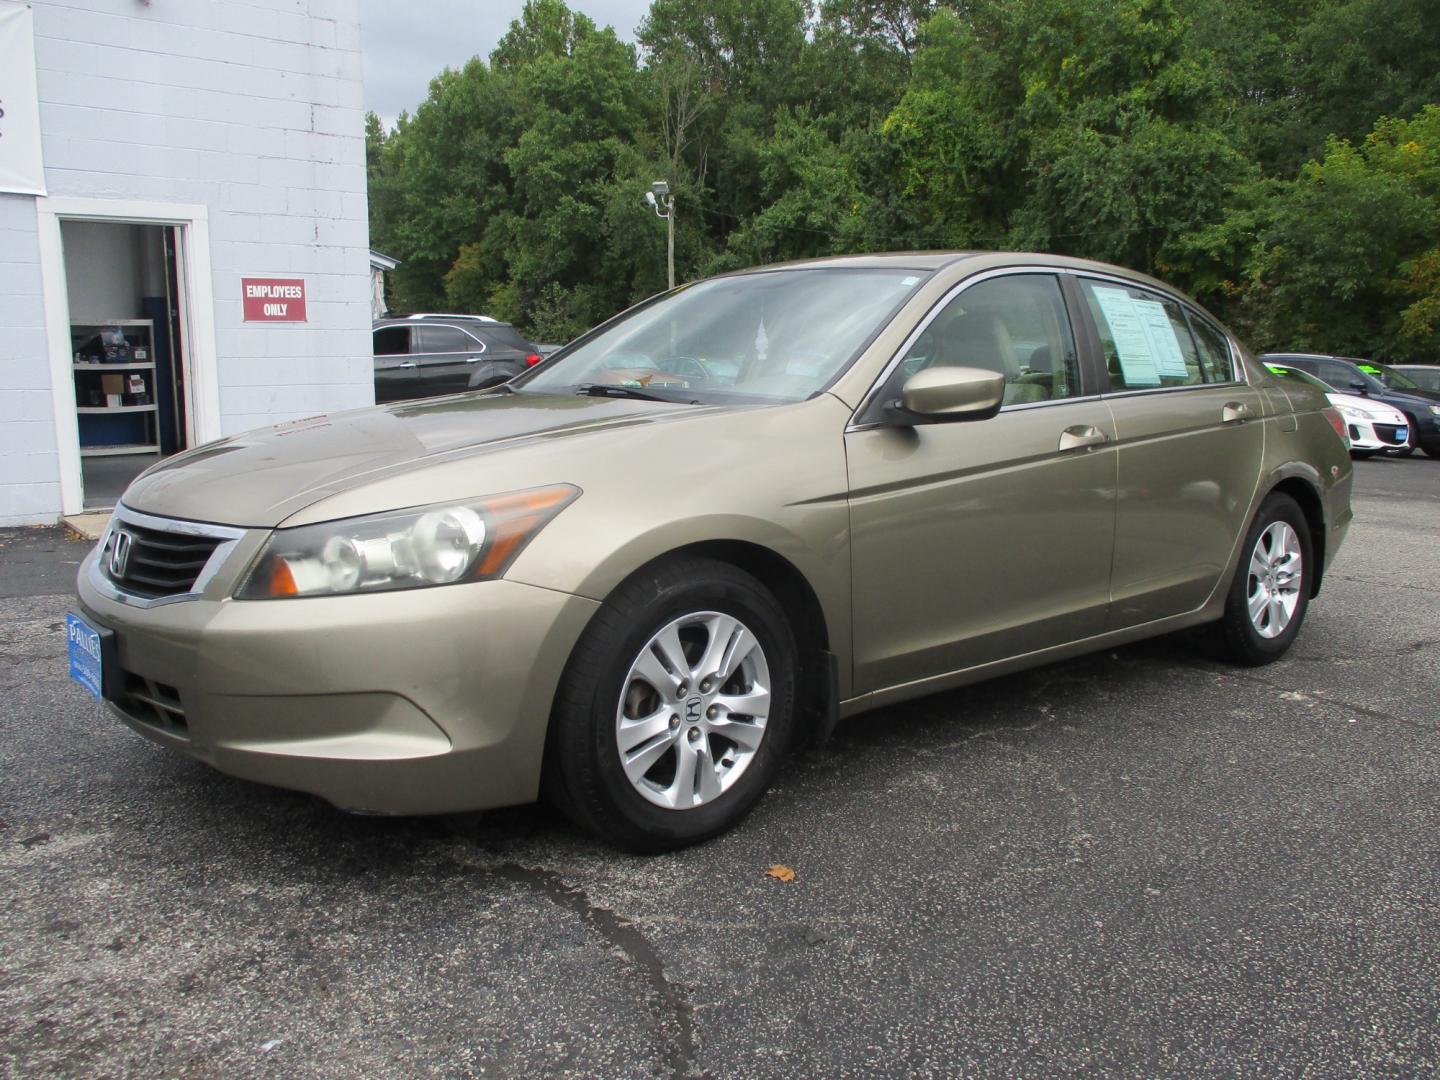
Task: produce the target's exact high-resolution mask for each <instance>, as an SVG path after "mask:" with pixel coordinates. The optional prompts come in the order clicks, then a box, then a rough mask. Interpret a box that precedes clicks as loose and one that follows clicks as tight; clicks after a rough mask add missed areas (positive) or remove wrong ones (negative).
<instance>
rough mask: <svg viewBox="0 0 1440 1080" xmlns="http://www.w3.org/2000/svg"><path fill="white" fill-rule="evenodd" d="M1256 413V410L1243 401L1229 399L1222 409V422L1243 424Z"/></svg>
mask: <svg viewBox="0 0 1440 1080" xmlns="http://www.w3.org/2000/svg"><path fill="white" fill-rule="evenodd" d="M1254 415H1255V410H1254V409H1252V408H1250V406H1249V405H1247V404H1245V402H1243V401H1227V402H1226V403H1225V407H1224V408H1223V409H1221V410H1220V422H1221V423H1222V424H1243V423H1244V422H1245V421H1246V420H1249V419H1251V418H1252V417H1254Z"/></svg>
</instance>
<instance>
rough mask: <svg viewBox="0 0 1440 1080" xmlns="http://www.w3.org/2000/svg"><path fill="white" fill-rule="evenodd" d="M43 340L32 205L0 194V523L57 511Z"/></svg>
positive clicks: (18, 522)
mask: <svg viewBox="0 0 1440 1080" xmlns="http://www.w3.org/2000/svg"><path fill="white" fill-rule="evenodd" d="M45 341H46V339H45V310H44V302H43V298H42V297H41V294H40V246H39V243H38V241H37V239H36V234H35V200H34V199H33V198H31V197H29V196H26V195H3V194H0V525H24V524H29V523H31V522H36V521H45V520H50V521H53V520H55V515H56V513H57V512H58V510H59V507H60V463H59V459H58V458H57V456H56V451H55V420H54V409H53V408H52V406H51V392H50V368H49V364H48V363H47V360H46V351H45Z"/></svg>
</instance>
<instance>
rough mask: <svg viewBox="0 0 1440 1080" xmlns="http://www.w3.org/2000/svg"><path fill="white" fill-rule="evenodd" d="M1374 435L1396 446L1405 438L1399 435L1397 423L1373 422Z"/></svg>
mask: <svg viewBox="0 0 1440 1080" xmlns="http://www.w3.org/2000/svg"><path fill="white" fill-rule="evenodd" d="M1371 426H1372V427H1374V428H1375V437H1376V438H1377V439H1379V440H1380V441H1381V442H1387V443H1389V444H1390V445H1392V446H1398V445H1399V444H1400V443H1403V442H1404V441H1405V440H1404V439H1402V438H1401V437H1400V426H1399V425H1398V424H1373V425H1371Z"/></svg>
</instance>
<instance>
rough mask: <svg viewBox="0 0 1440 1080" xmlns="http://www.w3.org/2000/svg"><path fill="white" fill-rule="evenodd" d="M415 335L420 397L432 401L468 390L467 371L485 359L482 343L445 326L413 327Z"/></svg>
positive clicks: (458, 328) (458, 330) (458, 329)
mask: <svg viewBox="0 0 1440 1080" xmlns="http://www.w3.org/2000/svg"><path fill="white" fill-rule="evenodd" d="M415 333H416V335H417V337H418V342H419V344H418V346H417V348H416V354H417V355H416V357H415V359H416V360H417V361H419V364H420V390H421V393H423V394H424V395H425V396H426V397H433V396H434V395H436V394H458V393H460V392H461V391H463V390H467V389H469V387H470V371H471V369H472V368H473V367H474V365H476V364H478V363H479V362H480V361H481V360H483V359H484V358H485V345H484V343H483V342H480V341H477V340H475V338H474V337H472V336H471V335H470V334H468V333H466V332H465V331H464V330H463V329H461V328H460V327H458V326H452V325H451V324H449V323H433V322H422V323H417V324H416V326H415Z"/></svg>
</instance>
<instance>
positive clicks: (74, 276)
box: [60, 220, 192, 510]
mask: <svg viewBox="0 0 1440 1080" xmlns="http://www.w3.org/2000/svg"><path fill="white" fill-rule="evenodd" d="M60 233H61V247H62V251H63V259H64V266H65V281H66V293H67V297H68V306H69V316H68V318H69V325H68V331H69V347H70V360H71V364H70V371H71V375H72V378H73V382H74V390H75V413H76V416H75V420H76V429H77V431H78V435H79V444H80V446H79V449H80V474H81V475H80V479H81V484H82V489H83V493H84V494H83V506H84V508H85V509H87V510H88V509H95V508H101V507H110V506H114V505H115V503H116V502H117V501H118V500H119V497H120V495H121V493H122V492H123V491H124V490H125V488H126V487H127V486H128V485H129V484H130V481H132V480H133V479H134V478H135V477H136V476H137V475H139V473H140V472H141V471H143V470H144V469H146V468H148V467H149V466H150V465H152V464H154V463H155V461H156V460H158V459H159V458H161V457H164V456H166V455H168V454H173V453H176V452H178V451H180V450H183V449H185V447H186V446H187V445H189V434H188V433H189V432H190V430H191V429H192V428H191V418H190V416H189V415H188V414H189V401H190V395H189V392H188V388H189V383H190V379H189V357H188V356H186V346H185V336H184V334H183V333H182V318H183V316H184V311H183V306H184V304H183V296H182V293H181V282H182V280H183V278H182V275H181V274H180V270H179V266H178V262H179V258H180V255H179V252H180V243H181V240H180V228H179V227H177V226H173V225H161V224H136V223H131V222H116V221H93V220H62V221H61V222H60Z"/></svg>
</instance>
